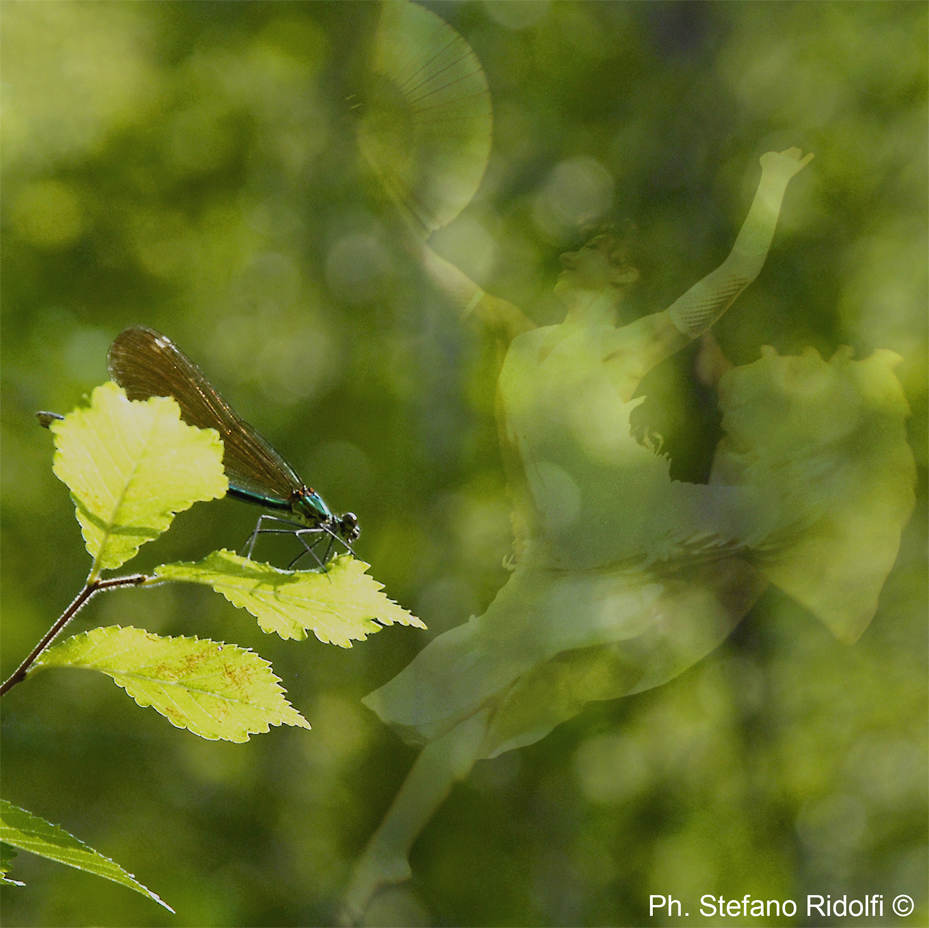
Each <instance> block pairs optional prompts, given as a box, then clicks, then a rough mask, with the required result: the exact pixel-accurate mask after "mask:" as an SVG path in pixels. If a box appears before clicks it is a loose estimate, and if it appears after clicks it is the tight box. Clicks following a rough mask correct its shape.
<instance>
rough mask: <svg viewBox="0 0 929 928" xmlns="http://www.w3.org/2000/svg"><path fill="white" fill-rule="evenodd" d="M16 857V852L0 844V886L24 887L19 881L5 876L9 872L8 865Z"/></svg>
mask: <svg viewBox="0 0 929 928" xmlns="http://www.w3.org/2000/svg"><path fill="white" fill-rule="evenodd" d="M15 856H16V851H15V850H14V849H13V848H12V847H10V845H9V844H3V843H2V842H0V886H25V885H26V884H25V883H22V882H20V881H19V880H14V879H11V878H10V877H8V876H7V874H8V873H9V872H10V863H11V862H12V860H13V858H14V857H15Z"/></svg>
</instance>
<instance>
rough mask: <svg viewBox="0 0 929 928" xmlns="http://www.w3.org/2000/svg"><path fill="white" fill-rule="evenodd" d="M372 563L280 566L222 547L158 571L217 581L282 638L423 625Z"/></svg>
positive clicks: (354, 636) (340, 638) (345, 642)
mask: <svg viewBox="0 0 929 928" xmlns="http://www.w3.org/2000/svg"><path fill="white" fill-rule="evenodd" d="M368 566H369V565H367V564H365V563H364V561H359V560H356V559H355V558H353V557H350V556H349V555H343V556H342V557H338V558H336V559H335V560H333V561H330V562H329V564H328V565H327V568H326V571H325V573H322V572H317V571H312V570H306V571H288V570H278V569H277V568H276V567H272V566H271V565H270V564H260V563H256V562H255V561H251V560H249V559H248V558H244V557H239V556H238V555H237V554H233V553H232V552H231V551H225V550H223V551H214V552H213V553H212V554H210V555H209V556H208V557H206V558H204V559H203V560H202V561H200V562H199V563H196V564H193V563H179V564H162V566H161V567H159V568H157V570H156V571H155V574H156V576H157V577H159V578H161V579H164V580H187V581H190V582H192V583H204V584H206V585H207V586H211V587H213V589H214V590H216V592H217V593H222V594H223V596H225V597H226V599H228V600H229V602H231V603H232V604H233V605H234V606H240V607H241V608H243V609H247V610H248V611H249V612H250V613H251V614H252V615H253V616H255V618H256V619H258V624H259V625H260V626H261V628H262V629H263V630H264V631H266V632H277V634H278V635H280V636H281V638H297V639H303V638H306V633H307V630H311V631H312V632H313V633H314V634H315V635H316V637H317V638H318V639H319V640H320V641H323V642H325V643H326V644H337V645H339V646H340V647H343V648H350V647H351V646H352V641H353V640H355V641H364V639H365V638H367V637H368V635H371V634H374V632H378V631H380V630H381V628H382V627H383V626H385V625H393V624H394V623H395V622H396V623H398V624H400V625H415V626H416V627H417V628H425V627H426V626H425V625H424V624H423V623H422V622H421V621H420V620H419V619H417V618H416V616H415V615H412V614H411V613H409V612H407V611H406V609H403V608H401V607H400V606H398V605H397V604H396V603H395V602H394V601H393V600H391V599H388V598H387V597H386V596H385V595H384V594H383V593H382V592H381V590H382V588H383V584H380V583H378V582H377V581H376V580H375V579H374V578H373V577H369V576H368V575H367V574H366V573H365V571H366V570H367V569H368Z"/></svg>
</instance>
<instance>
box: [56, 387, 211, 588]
mask: <svg viewBox="0 0 929 928" xmlns="http://www.w3.org/2000/svg"><path fill="white" fill-rule="evenodd" d="M49 428H50V429H51V430H52V432H54V433H55V445H56V448H57V450H56V452H55V466H54V471H55V476H56V477H58V479H59V480H61V481H62V482H64V483H65V484H67V486H68V489H69V490H70V491H71V498H72V499H73V500H74V504H75V507H76V509H77V519H78V522H80V524H81V532H82V534H83V536H84V542H85V544H86V545H87V550H88V552H90V556H91V557H92V558H93V559H94V569H93V573H94V574H96V573H99V571H101V570H112V569H113V568H116V567H119V566H120V565H121V564H124V563H125V562H126V561H128V560H129V559H130V558H132V557H134V556H135V554H136V552H137V551H138V550H139V547H140V545H142V544H144V543H145V542H147V541H151V540H152V539H154V538H157V537H158V536H159V535H160V534H161V533H162V532H163V531H165V529H167V528H168V526H170V524H171V521H172V519H173V518H174V513H177V512H181V511H183V510H184V509H189V508H190V507H191V506H192V505H193V504H194V503H195V502H197V501H199V500H209V499H218V498H219V497H221V496H223V495H224V494H225V492H226V489H227V488H228V482H227V480H226V476H225V473H224V472H223V466H222V453H223V449H222V442H221V441H220V440H219V436H218V435H217V433H216V432H214V431H213V430H212V429H203V430H201V429H195V428H193V427H192V426H189V425H186V424H185V423H184V422H182V421H181V415H180V409H179V408H178V405H177V403H176V402H175V401H174V400H173V399H171V398H170V397H152V398H151V399H148V400H145V401H144V402H130V401H129V400H128V399H126V394H125V393H124V392H123V391H122V389H120V387H118V386H117V385H116V384H115V383H105V384H103V385H102V386H100V387H97V389H96V390H94V392H93V394H92V395H91V399H90V408H88V409H76V410H75V411H74V412H72V413H70V414H69V415H67V416H65V418H64V419H63V420H61V421H56V422H52V424H51V425H50V426H49Z"/></svg>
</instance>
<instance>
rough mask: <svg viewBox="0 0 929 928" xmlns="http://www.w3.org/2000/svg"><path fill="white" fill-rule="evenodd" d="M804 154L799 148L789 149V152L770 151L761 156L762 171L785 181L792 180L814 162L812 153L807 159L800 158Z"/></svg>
mask: <svg viewBox="0 0 929 928" xmlns="http://www.w3.org/2000/svg"><path fill="white" fill-rule="evenodd" d="M802 154H803V152H801V151H800V149H799V148H788V149H787V151H781V152H777V151H769V152H765V153H764V154H763V155H762V156H761V159H760V160H761V169H762V171H763V172H764V173H765V174H770V175H771V176H778V177H780V178H781V180H783V181H785V182H786V181H788V180H790V178H791V177H793V176H794V174H798V173H799V172H800V171H802V170H803V169H804V168H805V167H806V166H807V165H808V164H809V163H810V161H812V160H813V153H812V152H810V153H809V154H808V155H807V156H806V157H805V158H801V157H800V156H801V155H802Z"/></svg>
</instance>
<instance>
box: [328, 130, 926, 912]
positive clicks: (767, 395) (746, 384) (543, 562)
mask: <svg viewBox="0 0 929 928" xmlns="http://www.w3.org/2000/svg"><path fill="white" fill-rule="evenodd" d="M811 158H812V155H807V156H806V157H801V152H800V150H799V149H796V148H791V149H789V150H787V151H784V152H780V153H776V152H768V153H767V154H765V155H763V156H762V157H761V167H762V176H761V181H760V183H759V186H758V191H757V193H756V195H755V198H754V201H753V203H752V206H751V209H750V211H749V214H748V218H747V219H746V221H745V224H744V225H743V227H742V230H741V231H740V233H739V235H738V237H737V239H736V242H735V245H734V246H733V249H732V252H731V253H730V255H729V256H728V257H727V258H726V260H725V261H724V262H723V264H722V265H721V266H720V267H719V268H717V269H716V270H715V271H713V272H712V273H711V274H709V275H708V276H707V277H705V278H704V279H703V280H701V281H700V282H699V283H698V284H696V285H695V286H694V287H692V288H691V289H690V290H689V291H688V292H687V293H685V294H684V295H683V296H682V297H681V298H680V299H679V300H677V301H676V302H675V303H674V304H673V305H672V306H671V307H670V308H668V309H666V310H664V311H663V312H659V313H655V314H653V315H649V316H645V317H643V318H640V319H638V320H636V321H634V322H631V323H630V324H627V325H622V326H620V327H617V326H616V319H617V307H618V306H619V304H620V302H621V300H622V297H623V294H624V291H625V290H626V288H628V287H629V286H630V285H631V284H632V283H633V282H634V281H635V280H636V278H637V277H638V270H637V269H636V268H635V267H633V266H632V265H631V264H630V263H629V262H628V261H627V260H626V256H625V253H624V249H623V245H622V242H620V241H617V240H616V239H615V238H614V237H612V236H610V235H609V234H601V235H597V236H595V237H594V238H593V239H591V241H589V242H588V243H587V244H586V245H585V246H584V247H583V248H582V249H580V251H578V252H576V253H573V254H567V255H563V256H562V261H563V263H564V270H563V271H562V273H561V276H560V277H559V279H558V282H557V284H556V286H555V292H556V293H557V294H558V295H559V296H560V297H561V298H562V300H563V301H564V303H565V305H566V307H567V316H566V318H565V321H564V322H563V323H561V324H560V325H555V326H548V327H543V328H537V327H535V326H534V325H533V323H532V322H531V321H530V320H529V318H528V317H527V316H526V315H525V314H524V313H523V312H522V311H521V310H519V309H518V308H517V307H515V306H513V305H512V304H510V303H507V302H506V301H503V300H500V299H497V298H495V297H493V296H490V295H489V294H486V293H484V292H483V291H482V290H481V289H480V288H479V287H478V286H477V285H476V284H475V283H474V282H473V281H471V280H469V279H468V278H467V277H466V276H465V275H464V274H462V273H461V272H460V271H459V270H458V269H456V268H455V267H453V266H452V265H451V264H449V263H448V262H446V261H444V260H443V259H442V258H440V257H439V256H438V255H436V254H435V253H434V252H432V251H431V250H430V249H429V248H428V246H425V245H423V246H421V251H420V255H421V258H422V261H423V263H424V266H425V268H426V269H427V271H428V273H429V275H430V276H431V278H432V279H433V280H434V281H435V283H436V284H437V285H438V286H439V287H440V288H441V289H442V290H443V291H444V292H445V293H446V294H447V295H448V296H449V297H450V298H451V299H452V301H454V302H455V303H457V304H458V306H459V307H460V308H461V309H462V310H464V311H465V314H466V315H468V314H473V315H474V316H475V317H477V318H478V319H479V320H480V321H481V322H483V323H484V324H486V325H487V326H489V327H491V329H492V330H493V331H494V332H495V333H496V334H497V335H498V336H499V337H500V338H501V339H502V340H503V341H504V342H505V343H508V344H509V348H508V351H507V353H506V357H505V360H504V363H503V368H502V371H501V374H500V378H499V384H498V392H499V403H498V408H499V413H500V416H501V420H502V421H501V423H500V427H501V436H502V438H503V441H504V445H505V447H504V452H505V453H504V457H505V460H506V461H507V462H508V475H507V476H508V482H509V485H510V490H511V493H512V497H513V505H514V527H515V532H516V552H517V561H516V566H515V569H514V570H513V573H512V576H511V577H510V579H509V581H508V582H507V583H506V584H505V586H504V587H503V588H502V589H501V590H500V592H499V593H498V594H497V596H496V598H495V599H494V601H493V602H492V603H491V604H490V606H489V608H488V609H487V611H486V612H485V613H484V614H483V615H482V616H478V617H472V618H471V619H470V621H469V622H467V623H466V624H464V625H462V626H459V627H458V628H455V629H452V630H451V631H449V632H446V633H445V634H443V635H440V636H439V637H438V638H436V639H435V640H434V641H432V642H431V643H430V644H429V645H428V646H427V647H426V648H425V649H424V650H423V651H422V652H421V653H420V654H419V655H418V656H417V657H416V658H415V659H414V660H413V662H412V663H411V664H410V665H409V666H408V667H407V668H406V669H405V670H404V671H402V672H401V673H400V674H399V675H398V676H397V677H395V678H394V679H393V680H391V681H390V682H389V683H387V684H386V685H385V686H383V687H381V688H380V689H379V690H377V691H375V692H374V693H371V694H370V695H369V696H368V697H366V699H365V700H364V701H365V703H366V704H367V705H368V706H369V707H370V708H371V709H373V710H374V711H375V712H376V713H377V714H378V715H379V716H380V717H381V719H383V721H384V722H386V723H387V724H388V725H390V726H391V727H393V728H394V729H395V730H396V731H397V732H398V733H400V734H401V735H402V736H403V737H404V738H405V739H406V740H407V741H409V742H412V743H415V744H420V745H423V749H422V752H421V753H420V755H419V757H418V759H417V760H416V762H415V764H414V766H413V768H412V770H411V771H410V773H409V775H408V777H407V779H406V781H405V782H404V784H403V786H402V787H401V789H400V791H399V793H398V795H397V797H396V799H395V800H394V802H393V805H392V806H391V807H390V810H389V811H388V813H387V815H386V817H385V818H384V821H383V822H382V824H381V825H380V827H379V828H378V829H377V831H376V832H375V834H374V836H373V837H372V838H371V840H370V842H369V844H368V846H367V848H366V850H365V851H364V854H363V855H362V857H361V858H360V860H359V862H358V864H357V865H356V868H355V871H354V874H353V879H352V882H351V885H350V887H349V891H348V894H347V909H346V911H347V913H348V915H349V917H351V918H357V917H359V916H360V914H361V913H362V912H363V910H364V908H365V906H366V905H367V903H368V901H369V900H370V899H371V897H372V895H373V894H374V893H375V892H376V891H377V890H378V889H379V888H380V887H382V886H383V885H385V884H388V883H392V882H398V881H402V880H405V879H407V878H408V877H409V876H410V868H409V864H408V863H407V854H408V852H409V850H410V848H411V846H412V845H413V843H414V841H415V840H416V838H417V836H418V835H419V833H420V832H421V830H422V829H423V827H424V826H425V825H426V823H427V822H428V821H429V819H430V818H431V816H432V815H433V813H434V811H435V810H436V808H437V807H438V806H439V805H440V804H441V803H442V801H443V800H444V799H445V797H446V796H447V795H448V793H449V791H450V789H451V788H452V786H453V785H454V784H455V782H456V781H458V780H460V779H462V778H463V777H465V776H467V774H468V772H469V771H470V770H471V768H472V766H473V765H474V763H475V762H476V761H477V760H479V759H481V758H490V757H495V756H496V755H498V754H500V753H502V752H504V751H508V750H511V749H513V748H516V747H521V746H523V745H527V744H531V743H533V742H535V741H537V740H538V739H540V738H542V737H544V736H545V735H546V734H547V733H548V732H549V731H551V729H552V728H553V727H554V726H555V725H557V724H559V723H560V722H562V721H565V720H566V719H569V718H571V717H572V716H574V715H576V714H577V713H578V712H579V711H581V709H582V708H583V706H584V705H585V704H586V703H588V702H590V701H593V700H602V699H613V698H616V697H619V696H623V695H628V694H632V693H638V692H641V691H642V690H645V689H648V688H650V687H654V686H659V685H661V684H662V683H665V682H667V681H668V680H670V679H672V678H673V677H675V676H677V675H678V674H680V673H681V672H682V671H684V670H685V669H687V668H688V667H690V666H692V665H693V664H694V663H696V662H697V661H699V660H700V659H701V658H702V657H704V656H705V655H706V654H708V653H709V652H710V651H711V650H713V649H714V648H715V647H717V646H718V645H719V644H720V643H721V642H722V641H723V640H724V638H725V637H726V636H727V635H728V634H729V632H730V631H731V630H732V629H733V628H734V626H735V625H736V624H737V623H738V622H739V620H740V619H741V618H742V617H743V616H744V615H745V614H746V613H747V612H748V610H749V609H750V608H751V607H752V605H753V604H754V603H755V601H756V600H757V599H758V597H759V595H760V594H761V593H762V591H763V590H764V588H765V586H766V585H767V584H768V583H769V582H772V583H774V584H776V585H777V586H778V587H780V589H782V590H783V591H784V592H786V593H788V594H789V595H791V596H793V597H794V598H795V599H797V600H798V601H799V602H800V603H802V604H803V605H804V606H805V607H807V608H808V609H809V610H810V611H811V612H813V613H814V614H815V615H816V616H818V617H819V618H820V619H821V620H822V621H823V622H824V623H825V624H826V625H827V626H828V627H829V629H830V630H831V631H832V632H833V633H834V634H835V635H836V636H837V637H838V638H839V639H840V640H843V641H846V642H853V641H855V640H856V639H857V638H858V637H859V635H860V634H861V633H862V632H863V631H864V629H865V628H866V626H867V625H868V623H869V622H870V620H871V618H872V617H873V615H874V612H875V610H876V608H877V598H878V594H879V592H880V590H881V587H882V585H883V582H884V580H885V578H886V576H887V574H888V572H889V571H890V568H891V566H892V564H893V562H894V559H895V557H896V554H897V550H898V547H899V540H900V532H901V530H902V528H903V526H904V524H905V523H906V521H907V519H908V517H909V515H910V512H911V510H912V506H913V499H914V496H913V485H914V480H915V467H914V463H913V458H912V453H911V451H910V449H909V446H908V445H907V444H906V439H905V431H904V419H905V418H906V416H907V415H908V408H907V404H906V400H905V398H904V395H903V391H902V389H901V387H900V384H899V382H898V381H897V379H896V377H895V376H894V374H893V372H892V371H893V368H894V366H895V365H896V364H897V363H898V361H899V360H900V359H899V358H898V356H896V355H895V354H893V353H892V352H889V351H876V352H875V353H874V354H873V355H872V356H871V357H869V358H867V359H865V360H862V361H855V360H852V357H851V354H852V353H851V350H850V349H847V348H841V349H839V350H838V351H837V352H836V354H835V355H834V356H833V357H832V359H831V360H830V361H828V362H826V361H823V360H822V358H821V357H820V356H819V355H818V354H817V353H816V352H815V351H814V350H812V349H808V350H806V351H805V352H804V353H803V354H801V355H800V356H798V357H781V356H780V355H779V354H778V353H777V352H776V351H775V350H774V349H772V348H763V349H762V352H761V358H760V359H759V360H758V361H756V362H755V363H753V364H749V365H747V366H745V367H737V368H733V369H731V370H728V371H727V372H726V373H725V374H723V375H722V377H721V379H720V381H719V384H718V389H719V403H720V407H721V409H722V411H723V420H722V427H723V432H724V437H723V439H722V440H721V441H720V443H719V445H718V447H717V449H716V453H715V457H714V462H713V467H712V472H711V476H710V479H709V483H708V484H707V485H695V484H688V483H682V482H679V481H672V480H671V479H670V477H669V462H668V460H667V459H666V458H665V457H662V456H660V455H658V454H656V453H655V452H654V451H653V450H650V449H649V448H647V447H644V446H643V445H641V444H639V443H638V442H636V441H635V440H634V439H633V437H632V436H631V434H630V427H629V414H630V412H631V410H632V409H633V408H634V407H635V406H636V405H638V403H639V402H641V398H640V399H637V400H633V399H632V397H633V394H634V392H635V390H636V388H637V387H638V385H639V383H640V381H641V380H642V378H643V377H644V376H645V374H646V373H647V372H648V371H649V370H651V369H652V368H653V367H654V366H655V365H656V364H658V363H659V362H660V361H662V360H663V359H665V358H667V357H668V356H670V355H671V354H673V353H674V352H676V351H678V350H680V349H681V348H683V347H684V346H685V345H687V344H689V343H690V342H691V341H692V340H693V339H695V338H697V337H698V336H700V335H702V334H703V333H705V332H706V331H707V330H708V328H709V327H710V326H711V325H712V324H713V323H714V322H715V321H716V320H717V319H719V317H720V316H721V315H722V314H723V313H724V312H725V311H726V310H727V309H728V308H729V307H730V306H731V304H732V303H733V301H734V300H735V299H736V297H737V296H738V295H739V293H741V291H742V290H743V289H744V288H745V287H746V286H748V284H749V283H751V282H752V281H753V280H754V279H755V277H757V276H758V274H759V272H760V271H761V269H762V266H763V264H764V262H765V259H766V257H767V254H768V250H769V247H770V245H771V241H772V237H773V235H774V230H775V226H776V224H777V219H778V216H779V213H780V209H781V202H782V198H783V196H784V193H785V190H786V188H787V185H788V183H789V181H790V179H791V178H792V177H793V176H794V175H795V174H796V173H797V172H799V171H800V170H802V169H803V168H804V166H805V165H806V164H807V163H808V162H809V161H810V159H811Z"/></svg>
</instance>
